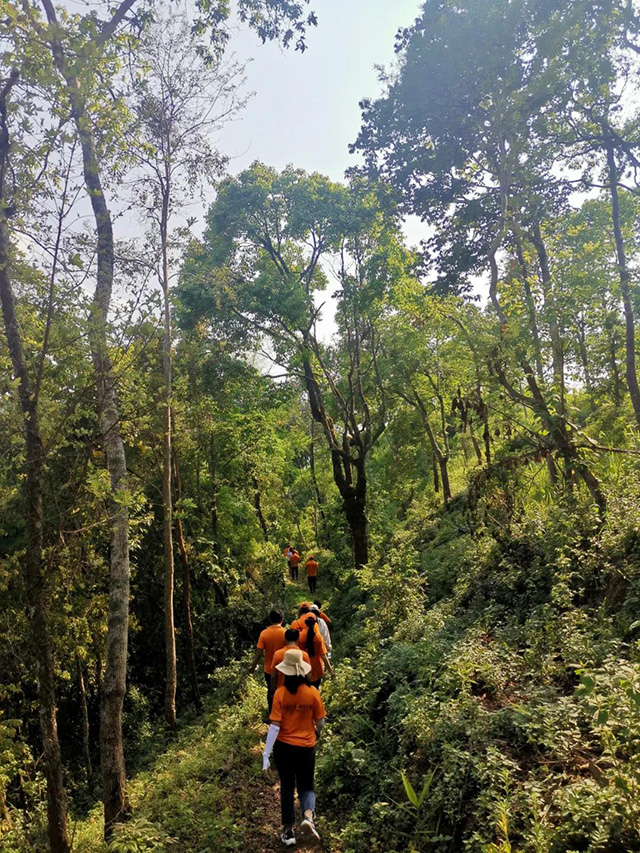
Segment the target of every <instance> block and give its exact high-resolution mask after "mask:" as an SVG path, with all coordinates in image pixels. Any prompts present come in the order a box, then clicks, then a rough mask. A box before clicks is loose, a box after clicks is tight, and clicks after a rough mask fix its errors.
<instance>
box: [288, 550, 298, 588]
mask: <svg viewBox="0 0 640 853" xmlns="http://www.w3.org/2000/svg"><path fill="white" fill-rule="evenodd" d="M299 565H300V554H299V553H298V551H297V550H296V549H295V548H292V549H291V551H290V552H289V577H290V578H291V580H292V581H297V580H298V566H299Z"/></svg>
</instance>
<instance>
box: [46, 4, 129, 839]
mask: <svg viewBox="0 0 640 853" xmlns="http://www.w3.org/2000/svg"><path fill="white" fill-rule="evenodd" d="M43 6H44V7H45V12H46V14H47V18H48V20H49V24H50V26H51V28H52V32H53V35H52V36H51V50H52V54H53V59H54V62H55V64H56V67H57V69H58V71H59V72H60V75H61V76H62V78H63V79H64V81H65V84H66V90H67V94H68V97H69V102H70V104H71V115H72V118H73V121H74V124H75V126H76V129H77V131H78V138H79V140H80V147H81V151H82V166H83V175H84V182H85V187H86V190H87V194H88V196H89V200H90V202H91V208H92V211H93V216H94V220H95V226H96V234H97V238H98V243H97V272H96V287H95V291H94V296H93V301H92V304H91V315H90V318H89V346H90V349H91V357H92V360H93V365H94V371H95V375H96V385H97V392H98V396H97V405H98V422H99V428H100V435H101V438H102V445H103V447H104V451H105V456H106V462H107V470H108V472H109V480H110V487H111V489H110V497H109V521H110V537H109V563H110V575H109V606H108V615H107V643H106V653H105V662H104V673H103V680H102V690H101V707H100V764H101V770H102V796H103V804H104V822H105V838H109V837H110V835H111V831H112V829H113V825H114V824H115V823H116V822H118V821H120V820H124V819H125V818H126V816H127V815H128V813H129V804H128V800H127V790H126V773H125V763H124V752H123V745H122V704H123V701H124V696H125V692H126V677H127V642H128V630H129V583H130V570H129V511H128V508H127V503H126V493H127V485H128V483H127V463H126V456H125V447H124V442H123V440H122V434H121V431H120V408H119V404H118V398H117V393H116V384H115V375H114V371H113V366H112V364H111V358H110V355H109V342H108V337H107V321H108V314H109V307H110V304H111V294H112V290H113V273H114V245H113V225H112V222H111V213H110V211H109V207H108V205H107V202H106V199H105V195H104V191H103V188H102V181H101V179H100V169H99V165H98V157H97V154H96V148H95V140H94V130H93V126H92V123H91V118H90V116H89V115H87V113H86V109H85V104H84V100H83V95H82V92H83V87H82V81H81V79H80V77H79V74H80V70H79V69H81V67H82V66H81V65H78V64H71V63H67V61H66V58H65V56H64V51H63V48H62V44H61V42H60V40H59V37H58V32H59V29H58V22H57V19H56V17H55V10H54V9H53V7H52V5H51V4H50V3H49V2H45V0H43Z"/></svg>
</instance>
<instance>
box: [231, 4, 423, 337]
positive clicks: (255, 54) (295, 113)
mask: <svg viewBox="0 0 640 853" xmlns="http://www.w3.org/2000/svg"><path fill="white" fill-rule="evenodd" d="M420 6H421V2H420V0H395V2H390V0H312V2H311V8H312V9H314V10H315V11H316V13H317V15H318V26H317V27H316V28H314V29H312V30H311V31H310V32H309V35H308V38H307V44H308V49H307V50H306V51H305V52H304V53H300V52H299V51H295V50H292V49H289V50H283V49H281V48H280V47H278V46H277V45H275V44H264V45H263V44H261V42H260V40H259V39H258V38H257V36H256V35H254V34H253V33H251V32H247V31H246V30H244V31H240V32H239V33H238V34H237V35H236V37H235V38H234V39H233V41H232V43H231V45H230V50H232V51H235V53H236V57H237V59H238V60H240V61H245V60H249V59H251V60H252V61H251V62H249V64H248V66H247V89H248V91H253V92H255V94H254V96H253V98H251V100H250V101H249V103H248V105H247V107H246V108H245V110H244V112H243V113H242V115H241V117H240V118H239V119H238V120H237V121H235V122H231V123H230V124H228V125H226V127H225V128H224V129H223V130H222V131H221V132H220V134H218V135H217V142H218V146H219V148H220V150H221V151H223V152H224V153H225V154H227V155H229V156H230V157H232V158H233V159H232V160H231V163H230V164H229V171H230V172H232V173H237V172H240V171H241V170H242V169H245V168H247V167H248V166H249V165H250V164H251V163H253V161H254V160H261V161H262V162H264V163H266V164H267V165H269V166H274V167H275V168H276V169H282V168H284V167H285V166H287V165H289V164H292V165H293V166H296V167H297V168H302V169H305V170H306V171H308V172H320V173H322V174H325V175H327V176H328V177H329V178H331V179H332V180H335V181H340V180H342V179H343V177H344V172H345V169H347V168H348V167H349V166H352V165H353V164H354V163H356V162H357V159H356V157H355V156H353V155H351V154H349V151H348V146H349V143H351V142H353V141H355V138H356V136H357V135H358V130H359V128H360V109H359V106H358V104H359V101H360V100H361V99H362V98H364V97H367V96H375V95H377V94H378V93H379V92H380V91H381V86H380V83H379V81H378V75H377V72H376V70H375V68H374V66H375V65H385V66H388V65H390V64H391V63H392V62H393V61H394V57H395V55H394V51H393V47H394V38H395V34H396V32H397V30H398V29H399V28H400V27H406V26H408V25H410V24H411V23H412V22H413V20H414V19H415V18H416V16H417V15H418V12H419V10H420ZM404 230H405V233H406V236H407V239H408V241H409V243H411V244H417V243H418V242H419V240H420V239H422V238H424V237H426V236H427V227H426V225H424V224H422V223H420V222H419V220H417V219H416V218H411V219H410V220H409V221H408V222H407V223H406V225H405V229H404ZM318 301H319V302H322V303H324V308H323V310H322V315H321V316H322V319H321V321H320V323H319V328H318V333H319V335H320V337H321V338H324V339H325V340H327V339H329V338H330V337H331V334H332V331H333V308H334V302H333V300H331V299H330V298H329V294H328V293H326V292H325V293H324V294H319V295H318Z"/></svg>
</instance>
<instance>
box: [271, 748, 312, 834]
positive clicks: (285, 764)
mask: <svg viewBox="0 0 640 853" xmlns="http://www.w3.org/2000/svg"><path fill="white" fill-rule="evenodd" d="M273 757H274V760H275V763H276V767H277V768H278V775H279V776H280V806H281V809H282V823H283V825H284V826H293V824H294V823H295V822H296V808H295V789H296V788H297V789H298V799H299V800H300V811H301V812H302V814H303V815H304V813H305V811H306V810H307V809H311V811H312V812H314V811H315V808H316V794H315V791H314V787H313V774H314V771H315V767H316V748H315V746H293V745H292V744H290V743H285V742H284V741H281V740H277V741H276V742H275V746H274V747H273Z"/></svg>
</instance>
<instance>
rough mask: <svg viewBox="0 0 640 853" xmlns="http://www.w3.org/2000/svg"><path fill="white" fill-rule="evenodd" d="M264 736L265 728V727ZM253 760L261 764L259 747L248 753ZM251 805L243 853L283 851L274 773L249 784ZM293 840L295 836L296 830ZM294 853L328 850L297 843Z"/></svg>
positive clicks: (323, 845)
mask: <svg viewBox="0 0 640 853" xmlns="http://www.w3.org/2000/svg"><path fill="white" fill-rule="evenodd" d="M265 735H266V726H265ZM252 751H253V752H254V753H255V755H256V759H257V760H260V761H261V760H262V745H259V746H258V745H257V746H256V747H255V748H254V750H252ZM252 781H253V784H252V791H251V802H252V804H253V813H252V814H247V816H246V824H245V826H246V831H245V842H246V846H247V850H250V851H255V853H282V851H283V850H285V849H286V848H285V847H284V846H283V845H282V843H281V841H280V838H279V834H280V827H281V822H280V783H279V782H278V777H277V773H276V772H275V770H271V771H270V772H269V774H268V775H266V776H263V777H262V778H258V779H257V780H252ZM296 838H299V833H298V832H297V827H296ZM291 849H294V850H296V851H298V853H319V851H321V853H329V851H330V848H329V847H328V846H326V845H325V844H324V843H322V841H320V842H319V843H318V842H316V843H315V844H309V845H303V844H300V843H298V844H297V845H296V846H295V848H291Z"/></svg>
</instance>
